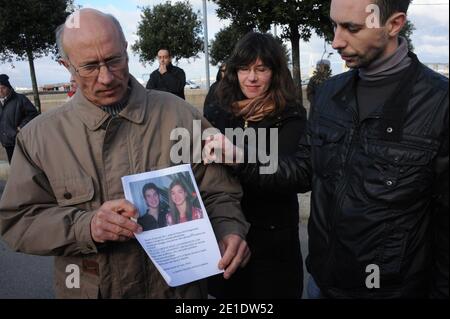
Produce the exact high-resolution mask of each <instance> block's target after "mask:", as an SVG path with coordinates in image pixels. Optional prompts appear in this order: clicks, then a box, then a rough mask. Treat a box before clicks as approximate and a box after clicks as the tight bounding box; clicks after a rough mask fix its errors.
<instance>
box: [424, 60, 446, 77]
mask: <svg viewBox="0 0 450 319" xmlns="http://www.w3.org/2000/svg"><path fill="white" fill-rule="evenodd" d="M425 65H426V66H427V67H429V68H430V69H432V70H433V71H436V72H437V73H440V74H442V75H444V76H446V77H448V63H425Z"/></svg>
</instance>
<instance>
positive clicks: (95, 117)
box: [72, 75, 147, 131]
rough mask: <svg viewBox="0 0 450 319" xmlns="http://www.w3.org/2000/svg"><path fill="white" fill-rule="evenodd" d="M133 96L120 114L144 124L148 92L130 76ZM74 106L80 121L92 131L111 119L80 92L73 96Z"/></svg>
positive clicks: (131, 95)
mask: <svg viewBox="0 0 450 319" xmlns="http://www.w3.org/2000/svg"><path fill="white" fill-rule="evenodd" d="M130 86H131V94H130V98H129V100H128V103H127V106H126V107H125V108H124V109H123V110H122V111H121V112H120V113H119V116H120V117H123V118H125V119H127V120H128V121H130V122H133V123H135V124H142V123H143V121H144V116H145V111H146V107H145V106H146V104H147V90H146V89H145V88H144V87H143V86H142V85H141V84H140V83H139V82H138V81H137V80H136V79H135V78H134V77H133V76H131V75H130ZM72 104H73V105H74V106H75V112H76V114H77V115H78V117H79V118H80V120H81V121H82V122H83V123H84V124H85V125H86V126H87V127H88V128H89V129H90V130H91V131H95V130H98V129H99V128H100V127H101V126H102V125H103V124H104V123H105V122H106V120H108V119H109V118H110V115H109V114H108V113H106V112H104V111H103V110H102V109H101V108H100V107H98V106H97V105H95V104H93V103H91V102H89V101H88V100H87V99H86V98H85V97H84V95H83V94H82V93H81V91H80V90H78V91H77V93H76V94H75V95H74V96H73V99H72Z"/></svg>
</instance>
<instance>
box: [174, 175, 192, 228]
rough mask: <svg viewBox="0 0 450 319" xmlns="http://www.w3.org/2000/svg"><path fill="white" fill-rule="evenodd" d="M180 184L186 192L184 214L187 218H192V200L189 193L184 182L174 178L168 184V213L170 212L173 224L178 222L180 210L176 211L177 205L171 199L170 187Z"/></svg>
mask: <svg viewBox="0 0 450 319" xmlns="http://www.w3.org/2000/svg"><path fill="white" fill-rule="evenodd" d="M177 185H178V186H180V187H181V188H182V189H183V190H184V192H185V193H186V216H187V219H188V220H192V201H191V198H190V195H189V192H188V191H187V189H186V187H185V186H184V184H183V183H182V182H181V181H180V180H178V179H175V180H173V181H172V183H171V184H170V186H169V206H170V213H171V214H172V218H173V221H174V224H178V223H179V222H180V212H179V211H178V208H177V206H176V205H175V203H174V202H173V200H172V188H174V187H175V186H177Z"/></svg>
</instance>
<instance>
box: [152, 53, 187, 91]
mask: <svg viewBox="0 0 450 319" xmlns="http://www.w3.org/2000/svg"><path fill="white" fill-rule="evenodd" d="M158 61H159V69H158V70H155V71H154V72H153V73H152V74H151V75H150V80H148V83H147V89H149V90H150V89H154V90H159V91H165V92H169V93H172V94H175V95H177V96H179V97H180V98H182V99H185V97H184V86H185V85H186V74H185V73H184V71H183V69H181V68H179V67H176V66H174V65H173V64H172V54H171V53H170V50H169V49H166V48H162V49H160V50H159V51H158Z"/></svg>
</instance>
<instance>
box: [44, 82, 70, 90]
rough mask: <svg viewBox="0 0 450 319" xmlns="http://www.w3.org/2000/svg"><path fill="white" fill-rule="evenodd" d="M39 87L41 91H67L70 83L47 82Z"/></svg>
mask: <svg viewBox="0 0 450 319" xmlns="http://www.w3.org/2000/svg"><path fill="white" fill-rule="evenodd" d="M40 89H41V91H43V92H67V91H69V90H70V83H56V84H47V85H44V86H43V87H42V88H40Z"/></svg>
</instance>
